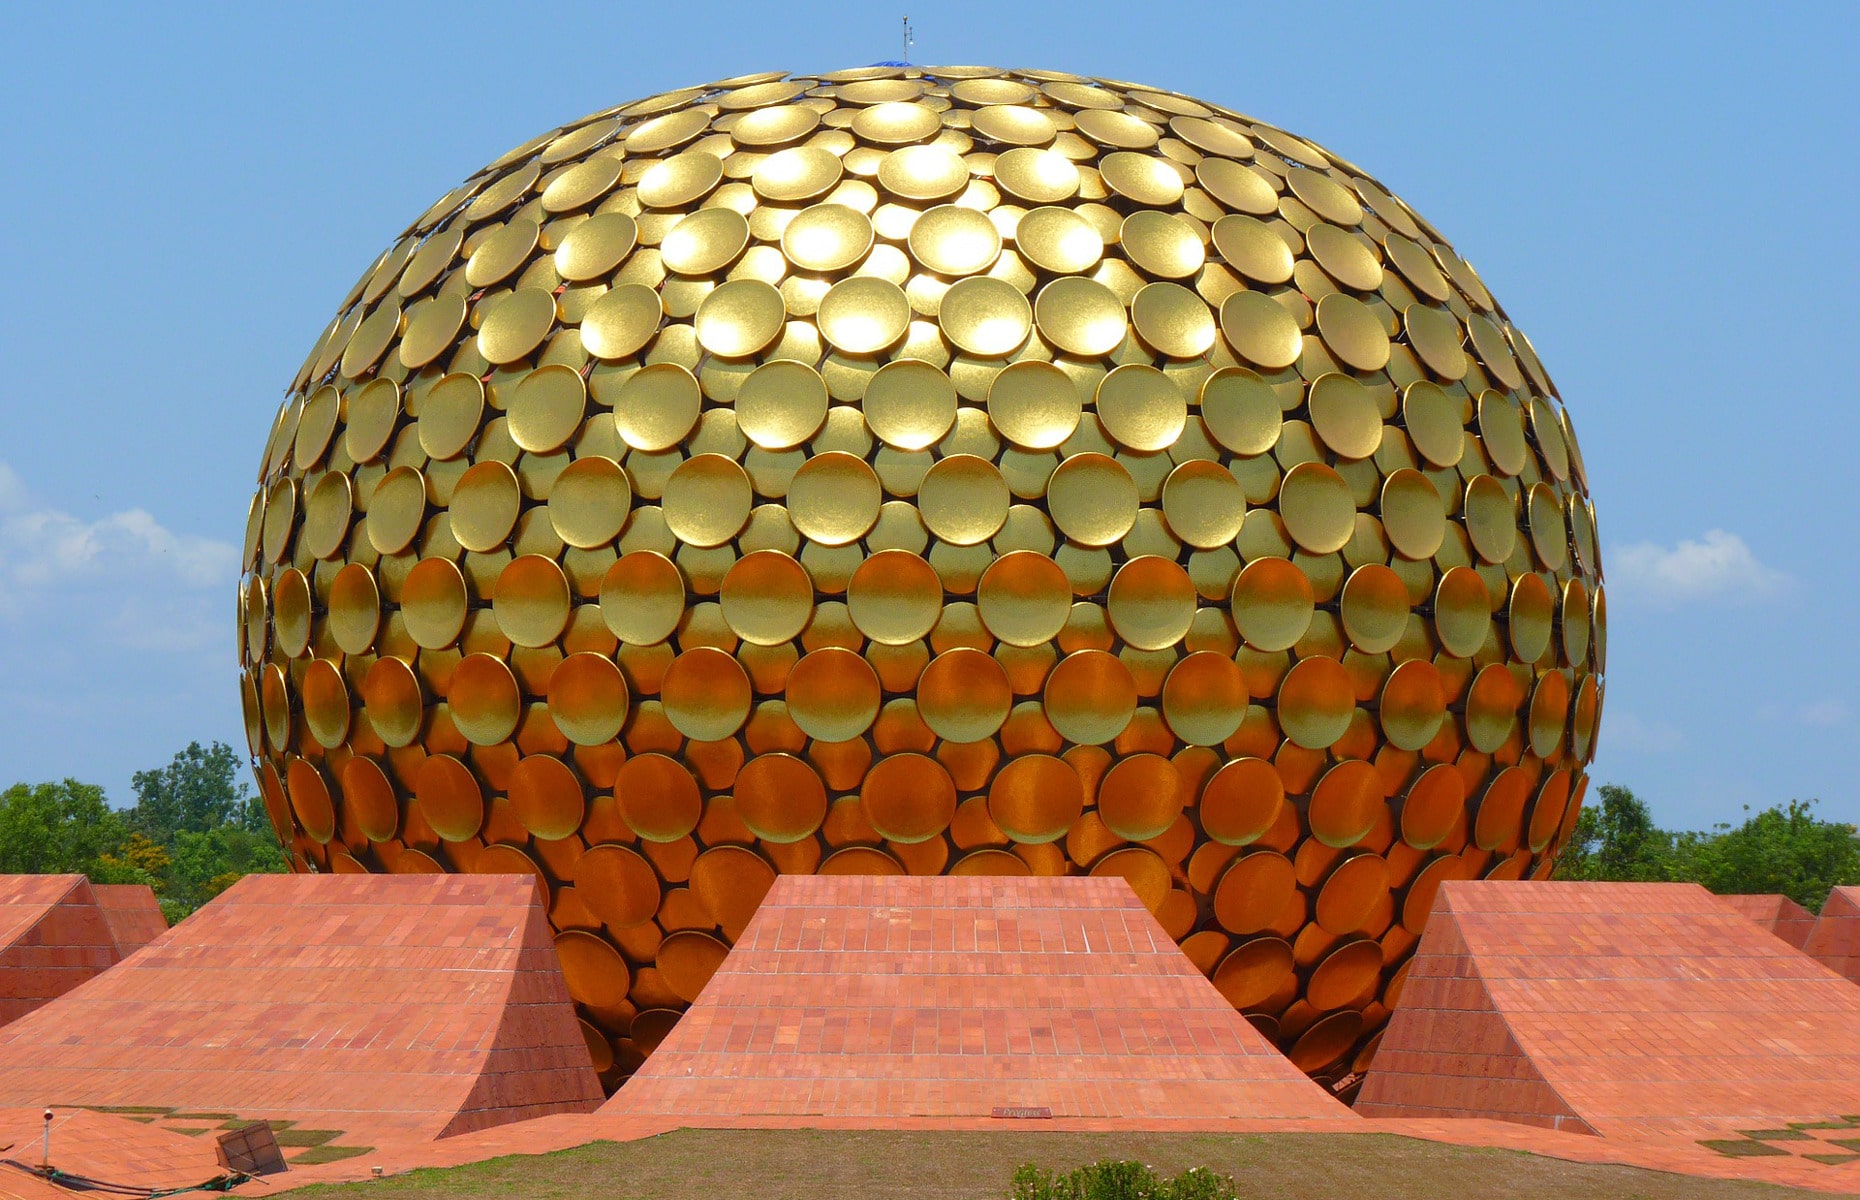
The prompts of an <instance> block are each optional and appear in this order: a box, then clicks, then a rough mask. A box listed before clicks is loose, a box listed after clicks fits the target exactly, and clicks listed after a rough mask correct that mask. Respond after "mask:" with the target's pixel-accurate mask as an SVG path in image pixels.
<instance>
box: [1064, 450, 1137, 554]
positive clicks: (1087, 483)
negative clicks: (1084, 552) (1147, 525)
mask: <svg viewBox="0 0 1860 1200" xmlns="http://www.w3.org/2000/svg"><path fill="white" fill-rule="evenodd" d="M1046 498H1047V505H1048V508H1049V511H1050V512H1051V513H1052V517H1053V523H1054V524H1055V525H1057V526H1059V528H1060V530H1061V531H1062V532H1064V533H1065V535H1066V536H1067V537H1069V538H1071V539H1072V540H1073V541H1075V542H1078V543H1079V544H1080V545H1084V546H1108V545H1110V544H1111V543H1112V542H1115V541H1117V540H1118V539H1120V538H1122V537H1123V536H1124V535H1125V534H1126V533H1129V532H1130V528H1131V526H1132V525H1134V524H1136V520H1137V484H1136V481H1135V480H1134V479H1132V478H1131V477H1130V472H1129V471H1127V470H1125V469H1124V466H1123V464H1122V463H1119V462H1118V461H1117V460H1116V459H1114V458H1111V457H1109V456H1108V455H1104V454H1096V453H1087V454H1074V455H1072V456H1071V457H1070V458H1067V459H1066V460H1065V461H1064V462H1062V463H1060V464H1059V467H1058V468H1057V469H1056V470H1055V471H1054V472H1053V477H1052V479H1051V480H1050V481H1049V482H1048V484H1047V492H1046Z"/></svg>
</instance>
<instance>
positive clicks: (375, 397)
mask: <svg viewBox="0 0 1860 1200" xmlns="http://www.w3.org/2000/svg"><path fill="white" fill-rule="evenodd" d="M400 413H401V407H400V385H399V384H397V383H395V382H394V381H393V380H392V379H375V380H371V381H370V382H369V384H368V386H367V387H364V388H363V389H362V390H361V391H359V392H357V393H356V394H355V396H354V397H353V398H351V399H350V401H349V424H348V428H347V429H346V430H344V432H343V435H342V436H343V443H342V444H343V449H345V450H347V451H348V452H349V457H350V458H352V459H354V460H355V461H356V462H358V463H366V462H373V461H374V460H375V459H376V458H378V457H380V454H381V452H382V451H383V450H385V449H387V444H388V439H390V438H392V437H393V436H394V428H395V426H396V425H397V424H398V423H399V421H400Z"/></svg>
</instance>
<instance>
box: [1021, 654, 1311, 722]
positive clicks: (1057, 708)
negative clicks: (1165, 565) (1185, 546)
mask: <svg viewBox="0 0 1860 1200" xmlns="http://www.w3.org/2000/svg"><path fill="white" fill-rule="evenodd" d="M1339 669H1341V668H1339ZM1045 705H1046V717H1047V720H1049V721H1051V722H1052V723H1053V728H1054V729H1056V730H1058V731H1059V733H1060V735H1061V736H1062V737H1064V738H1066V739H1067V740H1068V741H1073V742H1080V743H1084V744H1088V745H1097V744H1102V743H1104V742H1108V741H1111V740H1112V739H1113V738H1115V737H1116V736H1117V735H1118V734H1120V733H1122V732H1124V729H1125V727H1127V726H1128V725H1129V724H1130V718H1131V716H1132V715H1133V714H1134V713H1135V712H1136V709H1137V684H1136V680H1135V679H1134V678H1132V676H1131V674H1130V668H1129V667H1126V666H1125V665H1124V664H1123V662H1122V661H1121V660H1120V659H1119V658H1118V657H1117V656H1116V655H1114V654H1110V653H1107V652H1106V651H1103V650H1079V651H1076V652H1074V653H1072V654H1068V655H1067V656H1066V657H1065V658H1063V659H1061V660H1060V662H1059V665H1058V666H1056V667H1054V668H1053V671H1052V674H1050V675H1048V676H1047V679H1046V692H1045Z"/></svg>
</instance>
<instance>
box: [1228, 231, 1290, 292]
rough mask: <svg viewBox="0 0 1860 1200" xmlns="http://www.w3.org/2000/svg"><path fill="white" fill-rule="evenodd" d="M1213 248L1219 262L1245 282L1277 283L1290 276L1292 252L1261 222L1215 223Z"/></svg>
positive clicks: (1283, 281) (1284, 280) (1281, 239)
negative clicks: (1235, 272)
mask: <svg viewBox="0 0 1860 1200" xmlns="http://www.w3.org/2000/svg"><path fill="white" fill-rule="evenodd" d="M1212 236H1213V238H1214V249H1215V251H1216V252H1217V253H1218V254H1219V255H1220V256H1221V258H1222V260H1223V261H1225V262H1226V263H1227V265H1228V266H1231V267H1232V268H1233V269H1234V270H1236V271H1238V272H1240V273H1241V274H1242V275H1244V276H1246V277H1247V278H1248V279H1251V280H1254V281H1255V282H1258V283H1265V284H1280V283H1285V282H1287V281H1288V280H1290V279H1291V277H1292V261H1293V260H1292V249H1291V247H1290V246H1287V245H1286V244H1285V239H1284V238H1281V237H1280V236H1279V235H1278V234H1277V233H1276V232H1274V231H1273V228H1272V226H1270V225H1268V224H1266V223H1265V222H1264V221H1258V220H1255V219H1254V218H1252V217H1248V216H1239V215H1235V216H1226V217H1222V218H1221V219H1220V220H1218V221H1216V222H1215V223H1214V229H1213V231H1212Z"/></svg>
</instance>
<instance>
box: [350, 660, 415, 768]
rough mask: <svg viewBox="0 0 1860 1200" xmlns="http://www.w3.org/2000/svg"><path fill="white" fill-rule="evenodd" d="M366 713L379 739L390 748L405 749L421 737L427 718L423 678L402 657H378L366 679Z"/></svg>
mask: <svg viewBox="0 0 1860 1200" xmlns="http://www.w3.org/2000/svg"><path fill="white" fill-rule="evenodd" d="M362 705H363V711H364V712H366V713H367V714H368V723H369V724H370V725H371V726H373V728H374V731H375V736H377V737H379V738H380V739H381V740H382V741H383V742H386V743H387V744H388V745H390V746H395V747H399V746H405V745H408V744H409V743H411V742H412V741H413V739H414V738H415V737H418V736H419V733H420V723H421V721H422V720H423V719H424V717H425V715H426V703H425V698H424V697H423V696H422V694H421V692H420V680H419V677H418V676H416V675H415V674H414V673H413V669H412V668H411V667H409V666H408V665H407V664H406V663H404V662H402V661H401V660H400V659H398V658H378V659H376V660H375V663H374V665H373V666H372V667H369V668H368V674H367V675H365V676H363V678H362Z"/></svg>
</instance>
